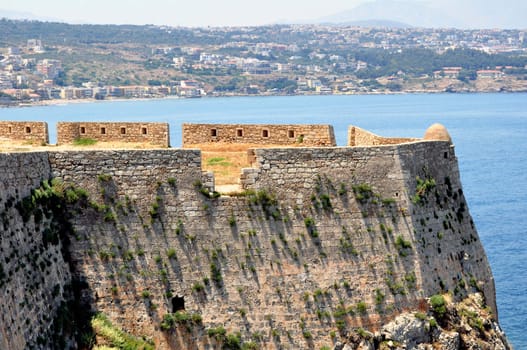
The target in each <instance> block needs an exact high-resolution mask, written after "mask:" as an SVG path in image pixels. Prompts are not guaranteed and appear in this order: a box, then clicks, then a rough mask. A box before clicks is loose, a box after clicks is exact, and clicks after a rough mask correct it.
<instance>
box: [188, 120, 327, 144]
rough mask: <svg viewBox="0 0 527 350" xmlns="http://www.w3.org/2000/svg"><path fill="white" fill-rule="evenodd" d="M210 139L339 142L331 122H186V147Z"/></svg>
mask: <svg viewBox="0 0 527 350" xmlns="http://www.w3.org/2000/svg"><path fill="white" fill-rule="evenodd" d="M208 143H233V144H239V143H241V144H258V145H284V146H286V145H298V146H305V147H312V146H336V142H335V135H334V132H333V127H332V126H331V125H301V124H297V125H282V124H265V125H264V124H188V123H187V124H183V147H184V148H189V147H193V146H192V145H200V144H208Z"/></svg>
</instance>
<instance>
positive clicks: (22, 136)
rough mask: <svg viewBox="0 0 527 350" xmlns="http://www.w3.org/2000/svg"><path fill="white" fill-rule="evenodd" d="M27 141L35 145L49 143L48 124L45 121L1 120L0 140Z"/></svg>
mask: <svg viewBox="0 0 527 350" xmlns="http://www.w3.org/2000/svg"><path fill="white" fill-rule="evenodd" d="M1 140H12V141H26V142H30V143H32V144H35V145H41V144H47V143H48V142H49V137H48V124H47V123H45V122H12V121H0V141H1Z"/></svg>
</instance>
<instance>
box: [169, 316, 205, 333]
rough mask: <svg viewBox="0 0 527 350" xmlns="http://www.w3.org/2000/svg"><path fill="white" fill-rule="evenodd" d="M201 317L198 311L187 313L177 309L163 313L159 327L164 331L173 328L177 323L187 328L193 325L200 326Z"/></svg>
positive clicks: (189, 328)
mask: <svg viewBox="0 0 527 350" xmlns="http://www.w3.org/2000/svg"><path fill="white" fill-rule="evenodd" d="M202 322H203V320H202V317H201V315H200V314H198V313H188V312H186V311H177V312H175V313H169V314H165V315H163V320H162V321H161V329H162V330H164V331H170V330H174V329H175V327H176V326H177V325H183V326H185V327H186V328H187V330H189V331H190V330H191V329H192V327H194V326H202Z"/></svg>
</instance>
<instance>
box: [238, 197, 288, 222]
mask: <svg viewBox="0 0 527 350" xmlns="http://www.w3.org/2000/svg"><path fill="white" fill-rule="evenodd" d="M244 195H245V196H246V197H247V200H248V202H249V204H250V205H251V206H259V207H260V208H261V210H262V211H263V213H264V215H265V218H266V219H270V218H271V217H272V218H273V219H275V220H279V219H280V218H281V214H280V208H279V207H278V201H277V200H276V197H275V196H274V195H273V194H271V193H269V192H268V191H266V190H259V191H246V192H245V194H244Z"/></svg>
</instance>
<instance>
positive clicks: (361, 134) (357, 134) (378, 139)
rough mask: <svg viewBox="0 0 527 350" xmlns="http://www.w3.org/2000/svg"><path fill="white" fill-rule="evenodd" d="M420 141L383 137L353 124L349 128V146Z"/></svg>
mask: <svg viewBox="0 0 527 350" xmlns="http://www.w3.org/2000/svg"><path fill="white" fill-rule="evenodd" d="M414 141H419V139H417V138H407V137H406V138H405V137H383V136H378V135H375V134H374V133H371V132H369V131H366V130H364V129H361V128H359V127H357V126H353V125H351V126H350V127H349V128H348V146H350V147H353V146H379V145H396V144H400V143H407V142H414Z"/></svg>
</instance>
